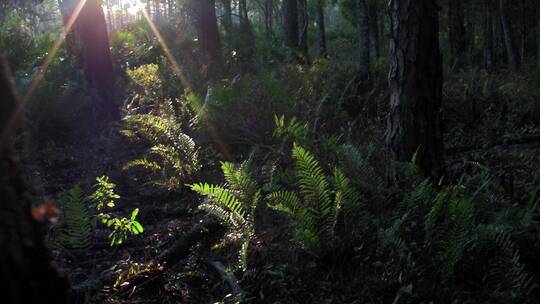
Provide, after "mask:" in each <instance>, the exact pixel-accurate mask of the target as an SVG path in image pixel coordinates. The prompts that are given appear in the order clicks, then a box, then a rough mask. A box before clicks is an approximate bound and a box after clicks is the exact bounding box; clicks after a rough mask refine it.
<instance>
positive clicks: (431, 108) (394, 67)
mask: <svg viewBox="0 0 540 304" xmlns="http://www.w3.org/2000/svg"><path fill="white" fill-rule="evenodd" d="M389 11H390V29H391V37H390V73H389V79H388V80H389V86H390V114H389V116H388V125H387V130H386V134H385V137H386V144H387V147H388V148H389V149H390V150H391V151H392V152H393V154H394V155H395V157H396V158H397V159H398V160H400V161H410V160H411V159H412V157H413V155H414V154H415V153H417V154H416V155H417V163H418V164H419V166H420V167H421V168H422V169H423V170H424V171H425V172H426V173H427V174H431V173H432V172H434V171H436V170H437V169H439V168H440V167H441V166H442V163H443V154H444V151H443V150H444V147H443V137H442V128H441V99H442V57H441V53H440V49H439V20H438V7H437V4H436V1H433V0H391V1H390V2H389Z"/></svg>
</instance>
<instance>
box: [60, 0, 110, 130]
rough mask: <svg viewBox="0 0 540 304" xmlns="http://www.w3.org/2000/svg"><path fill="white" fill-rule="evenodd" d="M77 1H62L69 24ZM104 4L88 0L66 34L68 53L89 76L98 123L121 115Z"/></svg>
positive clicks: (61, 9)
mask: <svg viewBox="0 0 540 304" xmlns="http://www.w3.org/2000/svg"><path fill="white" fill-rule="evenodd" d="M78 3H79V1H73V0H64V1H59V4H60V11H61V12H62V16H63V19H64V25H66V26H67V24H68V22H69V20H70V19H71V17H72V16H73V14H74V13H75V8H76V7H77V4H78ZM101 3H102V2H101V0H87V1H86V2H85V4H84V6H83V7H82V9H81V11H80V14H79V16H78V18H77V19H76V22H75V23H74V25H73V27H72V29H71V32H70V33H69V34H68V36H67V37H66V48H67V50H68V52H69V53H70V55H71V57H72V58H75V59H74V60H75V61H76V62H77V63H78V64H79V65H80V66H81V68H82V69H83V71H84V75H85V76H86V81H87V89H88V92H89V94H90V95H91V97H92V99H93V101H94V116H95V120H96V123H97V125H98V126H103V125H105V124H107V123H109V122H111V121H113V120H117V119H118V118H120V111H119V109H118V106H117V105H116V104H115V101H114V97H115V94H114V71H113V65H112V57H111V51H110V48H109V36H108V32H107V23H106V21H105V15H104V13H103V9H102V7H101Z"/></svg>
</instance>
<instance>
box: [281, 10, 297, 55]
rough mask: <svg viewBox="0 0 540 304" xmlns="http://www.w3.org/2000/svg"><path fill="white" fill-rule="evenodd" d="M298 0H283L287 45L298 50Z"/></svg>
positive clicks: (284, 29) (284, 30) (284, 31)
mask: <svg viewBox="0 0 540 304" xmlns="http://www.w3.org/2000/svg"><path fill="white" fill-rule="evenodd" d="M296 1H297V0H283V33H284V37H285V46H287V47H289V48H290V49H293V50H294V51H295V52H296V51H297V50H298V46H299V44H298V38H299V34H298V32H299V31H298V5H297V2H296Z"/></svg>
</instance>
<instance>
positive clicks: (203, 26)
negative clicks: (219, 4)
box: [194, 0, 223, 79]
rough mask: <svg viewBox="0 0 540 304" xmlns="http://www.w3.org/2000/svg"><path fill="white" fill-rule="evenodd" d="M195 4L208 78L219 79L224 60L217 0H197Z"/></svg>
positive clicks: (200, 44)
mask: <svg viewBox="0 0 540 304" xmlns="http://www.w3.org/2000/svg"><path fill="white" fill-rule="evenodd" d="M194 4H195V20H196V24H197V34H198V35H197V36H198V39H199V49H200V56H201V62H202V63H203V65H205V66H206V77H207V79H218V78H219V77H221V76H222V74H223V62H222V57H221V41H220V38H219V30H218V25H217V17H216V6H215V0H197V1H195V2H194Z"/></svg>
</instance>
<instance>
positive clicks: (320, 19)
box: [315, 0, 327, 57]
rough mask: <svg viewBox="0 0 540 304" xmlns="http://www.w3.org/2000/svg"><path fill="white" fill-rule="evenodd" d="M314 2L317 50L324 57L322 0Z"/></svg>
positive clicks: (324, 32)
mask: <svg viewBox="0 0 540 304" xmlns="http://www.w3.org/2000/svg"><path fill="white" fill-rule="evenodd" d="M316 1H317V2H316V3H315V5H316V7H315V9H316V11H317V12H316V14H315V17H316V18H315V20H316V22H317V46H318V49H317V52H318V54H319V56H321V57H325V56H326V54H327V49H326V27H325V23H324V4H325V2H324V0H316Z"/></svg>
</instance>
